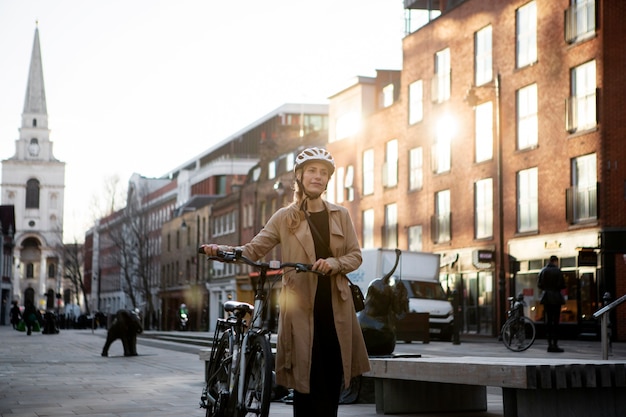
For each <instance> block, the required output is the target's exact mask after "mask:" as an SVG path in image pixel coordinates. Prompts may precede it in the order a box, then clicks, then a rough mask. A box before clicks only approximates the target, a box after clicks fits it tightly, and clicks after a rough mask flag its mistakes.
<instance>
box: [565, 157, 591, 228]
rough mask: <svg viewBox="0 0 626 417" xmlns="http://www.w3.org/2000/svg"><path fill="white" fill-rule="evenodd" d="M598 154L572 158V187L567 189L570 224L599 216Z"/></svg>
mask: <svg viewBox="0 0 626 417" xmlns="http://www.w3.org/2000/svg"><path fill="white" fill-rule="evenodd" d="M597 194H598V190H597V170H596V154H590V155H585V156H580V157H578V158H574V159H573V160H572V187H571V188H570V189H568V190H567V192H566V197H567V212H568V221H569V223H570V224H574V223H579V222H584V221H589V220H595V219H597V216H598V201H597Z"/></svg>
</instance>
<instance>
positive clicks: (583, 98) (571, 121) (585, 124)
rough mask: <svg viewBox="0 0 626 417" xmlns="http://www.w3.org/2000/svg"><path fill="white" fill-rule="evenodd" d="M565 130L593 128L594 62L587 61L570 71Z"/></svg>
mask: <svg viewBox="0 0 626 417" xmlns="http://www.w3.org/2000/svg"><path fill="white" fill-rule="evenodd" d="M567 110H568V112H567V116H568V120H567V130H568V131H570V132H573V131H577V130H585V129H591V128H594V127H595V126H596V124H597V120H596V119H597V118H596V62H595V61H589V62H587V63H585V64H582V65H579V66H578V67H576V68H574V69H572V72H571V96H570V97H569V99H568V103H567Z"/></svg>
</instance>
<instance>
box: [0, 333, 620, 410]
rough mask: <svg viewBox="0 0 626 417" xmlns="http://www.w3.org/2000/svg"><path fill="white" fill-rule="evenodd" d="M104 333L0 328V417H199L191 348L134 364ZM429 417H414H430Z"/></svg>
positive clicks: (147, 354) (485, 348) (494, 350)
mask: <svg viewBox="0 0 626 417" xmlns="http://www.w3.org/2000/svg"><path fill="white" fill-rule="evenodd" d="M105 337H106V331H105V330H102V329H98V330H95V332H92V331H91V330H61V333H59V334H56V335H43V334H40V333H35V334H33V335H32V336H26V334H25V333H20V332H17V331H15V330H13V329H12V328H11V327H10V326H0V416H3V417H4V416H7V417H8V416H11V417H18V416H19V417H41V416H50V417H65V416H74V417H75V416H88V417H105V416H106V417H112V416H119V417H140V416H151V417H166V416H167V417H172V416H204V410H202V409H200V408H199V407H198V400H199V397H200V393H201V391H202V379H203V365H202V363H201V362H200V360H199V359H198V354H197V352H198V349H199V347H197V346H188V345H185V346H181V345H177V346H176V347H174V346H167V342H156V341H154V340H149V339H143V338H142V339H140V342H139V346H138V349H137V350H138V352H139V356H137V357H129V358H127V357H124V356H123V350H122V345H121V343H120V342H119V341H116V342H115V343H113V345H112V346H111V349H110V351H109V354H110V356H109V357H108V358H103V357H101V356H100V352H101V350H102V346H103V345H104V341H105ZM542 342H544V341H541V340H540V341H537V342H536V345H537V347H535V346H533V348H531V349H530V350H529V351H527V352H522V353H518V354H515V353H513V352H508V351H507V350H506V349H504V347H503V346H502V344H500V343H498V342H497V340H495V339H493V338H487V339H485V338H476V337H474V338H471V339H470V340H467V341H465V340H464V339H463V338H462V343H461V344H460V345H452V344H451V343H443V342H431V343H429V344H421V343H413V344H410V345H405V344H398V346H397V349H396V351H419V352H421V353H422V354H423V355H428V356H430V355H458V356H480V355H486V356H507V355H510V354H511V353H512V354H513V355H519V357H520V358H522V359H523V357H524V356H525V355H526V356H527V357H532V356H529V355H533V356H534V355H542V356H544V355H545V354H546V353H545V346H542ZM563 346H564V347H565V348H566V352H565V353H564V354H559V355H560V356H559V357H561V358H565V357H572V358H587V359H599V358H600V354H601V351H600V343H599V342H580V341H564V342H563ZM610 359H616V360H618V359H626V346H625V345H624V344H615V346H613V355H612V356H611V357H610ZM488 393H489V395H488V412H484V413H460V414H455V413H446V414H439V415H440V416H442V415H445V416H446V417H456V416H461V415H462V416H464V417H499V416H502V415H503V412H502V399H501V392H500V390H499V389H496V388H489V389H488ZM270 415H271V416H272V417H287V416H292V410H291V406H289V405H286V404H283V403H279V402H274V403H272V405H271V412H270ZM339 415H340V416H341V417H348V416H359V417H374V416H377V414H376V409H375V406H374V405H373V404H350V405H341V406H340V409H339ZM435 415H436V414H420V417H432V416H435Z"/></svg>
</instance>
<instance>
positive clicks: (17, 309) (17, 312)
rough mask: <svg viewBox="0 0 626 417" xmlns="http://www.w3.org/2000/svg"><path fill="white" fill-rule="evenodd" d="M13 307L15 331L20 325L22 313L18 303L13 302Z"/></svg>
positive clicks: (12, 316) (12, 322)
mask: <svg viewBox="0 0 626 417" xmlns="http://www.w3.org/2000/svg"><path fill="white" fill-rule="evenodd" d="M12 304H13V306H12V307H11V324H12V325H13V328H14V329H17V325H18V324H19V323H20V319H21V318H22V312H21V311H20V306H18V305H17V301H15V300H14V301H13V303H12Z"/></svg>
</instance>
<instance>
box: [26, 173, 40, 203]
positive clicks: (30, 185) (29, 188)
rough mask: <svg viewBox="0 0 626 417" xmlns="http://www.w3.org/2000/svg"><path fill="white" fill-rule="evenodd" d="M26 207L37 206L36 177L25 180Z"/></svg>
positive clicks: (37, 190)
mask: <svg viewBox="0 0 626 417" xmlns="http://www.w3.org/2000/svg"><path fill="white" fill-rule="evenodd" d="M26 208H27V209H29V208H32V209H38V208H39V181H37V180H36V179H30V180H28V182H26Z"/></svg>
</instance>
